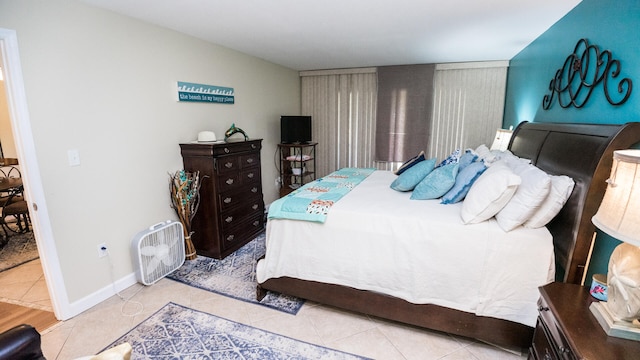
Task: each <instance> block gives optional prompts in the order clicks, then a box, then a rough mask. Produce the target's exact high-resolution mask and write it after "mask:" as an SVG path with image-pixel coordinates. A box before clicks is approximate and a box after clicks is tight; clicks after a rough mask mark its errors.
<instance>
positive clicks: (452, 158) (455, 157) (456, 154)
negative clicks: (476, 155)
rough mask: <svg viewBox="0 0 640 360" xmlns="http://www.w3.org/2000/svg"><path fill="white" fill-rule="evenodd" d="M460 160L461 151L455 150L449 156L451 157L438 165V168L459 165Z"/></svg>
mask: <svg viewBox="0 0 640 360" xmlns="http://www.w3.org/2000/svg"><path fill="white" fill-rule="evenodd" d="M458 160H460V149H455V150H453V152H452V153H451V154H449V156H447V157H446V158H445V159H444V160H442V161H441V162H440V164H438V166H436V167H437V168H439V167H440V166H445V165H448V164H453V163H457V162H458Z"/></svg>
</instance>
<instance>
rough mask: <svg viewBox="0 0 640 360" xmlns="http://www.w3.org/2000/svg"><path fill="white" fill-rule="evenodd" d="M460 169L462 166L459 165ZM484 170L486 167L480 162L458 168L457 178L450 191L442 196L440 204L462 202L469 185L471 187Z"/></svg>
mask: <svg viewBox="0 0 640 360" xmlns="http://www.w3.org/2000/svg"><path fill="white" fill-rule="evenodd" d="M461 160H462V159H461ZM461 162H462V161H461ZM460 167H462V164H460ZM486 169H487V167H486V165H485V164H484V163H483V162H482V161H478V162H474V163H471V164H470V165H468V166H466V167H465V168H464V169H460V168H459V169H458V171H459V172H458V176H456V183H455V184H454V185H453V187H452V188H451V190H449V191H448V192H447V193H446V194H444V196H443V197H442V202H441V203H442V204H454V203H457V202H460V201H462V199H464V197H465V196H467V193H468V192H469V189H471V185H473V183H474V182H475V181H476V180H477V179H478V178H479V177H480V175H482V173H483V172H484V171H485V170H486Z"/></svg>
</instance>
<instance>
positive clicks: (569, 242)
mask: <svg viewBox="0 0 640 360" xmlns="http://www.w3.org/2000/svg"><path fill="white" fill-rule="evenodd" d="M638 142H640V123H638V122H634V123H627V124H623V125H600V124H569V123H529V122H523V123H520V125H518V127H517V128H516V129H515V130H514V132H513V136H512V138H511V141H510V143H509V150H511V152H512V153H514V154H515V155H517V156H519V157H522V158H526V159H531V162H532V164H535V165H536V166H537V167H539V168H540V169H542V170H544V171H546V172H547V173H548V174H551V175H567V176H570V177H571V178H573V180H574V181H575V183H576V185H575V187H574V190H573V193H572V194H571V196H570V197H569V200H568V201H567V204H566V205H565V206H564V208H563V209H562V210H561V211H560V213H559V214H558V215H557V216H556V217H555V218H554V219H553V220H552V221H551V222H550V223H549V224H548V225H547V227H548V229H549V231H550V232H551V234H552V235H553V244H554V251H555V255H556V280H558V281H564V282H569V283H574V284H581V283H582V278H583V274H584V272H585V271H586V269H585V264H587V261H588V259H587V258H588V256H589V249H590V248H591V244H592V241H593V234H594V231H595V226H594V225H593V223H592V222H591V217H593V215H595V213H596V211H597V210H598V207H599V206H600V201H601V200H602V198H603V197H604V192H605V190H606V182H605V181H606V180H607V179H608V178H609V174H610V173H611V165H612V163H613V151H614V150H620V149H627V148H629V147H631V146H632V145H634V144H636V143H638Z"/></svg>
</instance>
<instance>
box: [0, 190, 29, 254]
mask: <svg viewBox="0 0 640 360" xmlns="http://www.w3.org/2000/svg"><path fill="white" fill-rule="evenodd" d="M2 200H3V203H2V214H1V217H0V225H1V226H2V229H3V230H4V234H5V240H8V238H9V236H10V232H11V233H26V232H28V231H29V222H30V221H31V219H30V217H29V207H28V206H27V202H26V200H25V199H24V196H22V186H20V187H19V188H16V189H13V191H11V192H9V194H8V195H7V196H5V197H2ZM5 243H6V241H5ZM3 245H4V244H3Z"/></svg>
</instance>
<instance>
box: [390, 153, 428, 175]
mask: <svg viewBox="0 0 640 360" xmlns="http://www.w3.org/2000/svg"><path fill="white" fill-rule="evenodd" d="M423 160H424V151H420V154H418V155H416V156H414V157H412V158H411V159H409V160H407V161H405V162H404V163H403V164H402V166H400V167H399V168H398V170H396V171H395V174H396V175H400V174H402V173H403V172H405V171H407V170H408V169H409V168H410V167H412V166H413V165H415V164H417V163H419V162H420V161H423Z"/></svg>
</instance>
